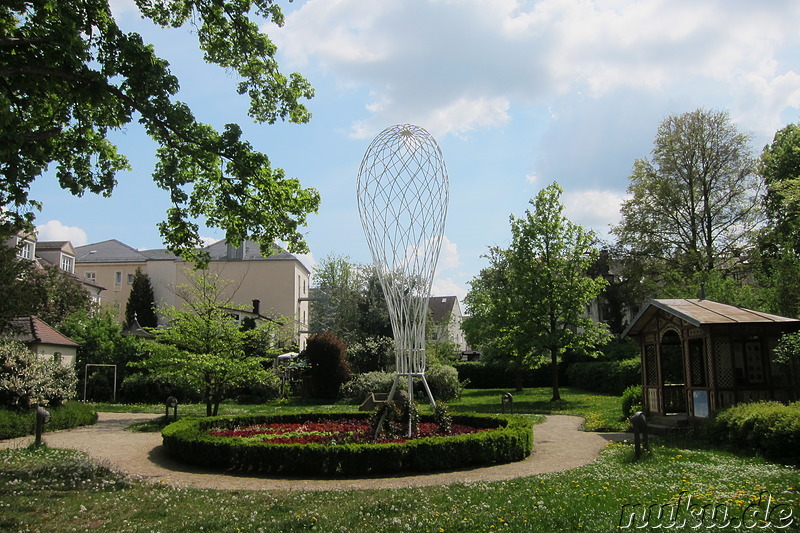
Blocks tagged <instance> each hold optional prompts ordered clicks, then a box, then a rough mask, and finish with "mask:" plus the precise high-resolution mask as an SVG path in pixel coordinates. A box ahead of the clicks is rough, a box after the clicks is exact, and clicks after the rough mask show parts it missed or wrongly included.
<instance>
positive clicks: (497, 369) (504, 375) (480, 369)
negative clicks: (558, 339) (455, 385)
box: [453, 361, 570, 389]
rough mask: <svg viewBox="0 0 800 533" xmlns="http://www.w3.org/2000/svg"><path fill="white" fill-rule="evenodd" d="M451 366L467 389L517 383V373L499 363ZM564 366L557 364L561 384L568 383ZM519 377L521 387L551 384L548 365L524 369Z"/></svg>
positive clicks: (500, 386) (457, 364) (503, 387)
mask: <svg viewBox="0 0 800 533" xmlns="http://www.w3.org/2000/svg"><path fill="white" fill-rule="evenodd" d="M453 367H454V368H455V369H456V370H457V371H458V379H459V380H460V381H462V382H463V383H465V388H468V389H508V388H512V387H516V385H517V374H516V373H515V372H514V371H512V370H510V369H508V368H507V367H505V366H504V365H502V364H500V363H494V362H484V361H470V362H464V363H455V364H454V365H453ZM565 368H566V364H565V363H563V362H561V363H559V364H558V371H559V376H558V380H559V383H560V384H561V385H569V384H570V383H569V381H568V379H567V376H566V372H565V371H564V370H565ZM521 377H522V386H523V387H549V386H550V385H551V384H552V375H551V367H550V365H545V366H542V367H539V368H536V369H525V370H523V371H522V376H521Z"/></svg>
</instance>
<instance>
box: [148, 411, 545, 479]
mask: <svg viewBox="0 0 800 533" xmlns="http://www.w3.org/2000/svg"><path fill="white" fill-rule="evenodd" d="M421 418H422V419H421V421H420V424H419V428H420V435H419V436H418V437H416V438H413V439H403V438H399V439H390V440H389V439H384V440H379V441H377V442H374V441H372V440H371V435H369V422H368V415H356V414H330V413H329V414H326V415H308V414H306V415H284V416H272V417H252V416H249V417H211V418H203V419H184V420H180V421H178V422H175V423H173V424H170V425H169V426H167V427H166V428H164V430H163V431H162V436H163V439H164V447H165V449H166V450H167V452H168V453H169V454H170V455H171V456H173V457H175V458H177V459H179V460H182V461H185V462H188V463H192V464H197V465H203V466H216V467H224V468H229V469H236V470H245V471H256V472H263V473H278V474H291V475H363V474H376V473H396V472H425V471H435V470H447V469H453V468H463V467H467V466H481V465H491V464H499V463H509V462H513V461H520V460H522V459H524V458H525V457H527V456H528V455H530V452H531V449H532V447H533V429H532V425H531V423H530V422H529V421H528V420H526V419H525V418H522V417H514V416H500V415H497V416H486V415H461V416H454V417H453V431H452V432H451V433H450V434H448V435H440V434H438V433H436V431H437V430H438V426H437V425H436V424H435V423H433V421H432V419H431V418H430V417H421Z"/></svg>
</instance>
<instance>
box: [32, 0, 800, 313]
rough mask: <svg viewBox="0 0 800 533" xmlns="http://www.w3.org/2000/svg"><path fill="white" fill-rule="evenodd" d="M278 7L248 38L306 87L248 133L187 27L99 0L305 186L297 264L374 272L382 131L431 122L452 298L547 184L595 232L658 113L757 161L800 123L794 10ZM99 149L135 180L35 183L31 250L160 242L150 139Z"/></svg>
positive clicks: (201, 103)
mask: <svg viewBox="0 0 800 533" xmlns="http://www.w3.org/2000/svg"><path fill="white" fill-rule="evenodd" d="M278 3H279V4H280V5H281V6H282V7H284V11H285V13H286V14H287V17H286V24H285V25H284V27H283V28H280V29H278V28H276V27H274V26H272V25H271V24H268V23H266V22H265V23H264V24H263V26H262V27H263V29H264V31H266V32H267V33H268V34H269V35H270V37H271V38H272V39H273V40H274V41H275V42H276V44H277V45H278V47H279V61H280V63H281V65H282V68H283V70H284V71H285V72H293V71H298V72H301V73H302V74H303V75H305V76H306V77H307V78H308V79H309V80H310V81H311V83H312V85H313V86H314V87H315V90H316V97H315V98H314V99H313V100H311V101H310V102H308V106H309V107H310V109H311V111H312V113H313V118H312V120H311V122H310V123H309V124H306V125H295V124H280V123H279V124H276V125H271V126H270V125H259V124H253V123H252V121H251V120H249V119H248V117H247V116H246V109H247V102H246V100H245V99H243V98H241V97H239V96H238V95H236V93H235V90H234V87H235V83H236V80H235V79H234V78H233V77H232V76H231V75H230V74H229V73H226V72H225V71H223V70H220V69H218V68H216V67H211V66H209V65H206V64H205V63H204V62H203V60H202V57H201V54H200V53H199V52H198V50H197V48H196V44H195V39H194V36H193V35H192V34H191V30H190V29H178V30H173V29H160V28H157V27H155V26H153V25H152V24H151V23H150V22H149V21H143V20H141V19H140V17H139V14H138V12H137V10H136V8H135V6H134V4H133V1H132V0H112V2H111V4H112V7H113V9H114V12H115V14H116V16H117V17H118V20H119V21H120V24H121V25H122V26H123V28H124V29H126V30H128V31H136V32H139V33H141V34H142V36H143V37H144V38H145V40H146V41H149V42H152V43H153V44H154V46H155V48H156V52H157V53H158V54H159V55H160V56H161V57H163V58H165V59H167V60H168V61H169V62H170V65H171V69H172V71H173V73H174V74H176V75H177V76H178V78H179V79H180V82H181V92H180V95H179V99H180V100H182V101H184V102H186V103H188V104H189V105H190V106H191V107H192V109H193V111H194V113H195V116H196V117H197V118H198V119H199V120H201V121H203V122H206V123H209V124H212V125H214V126H217V127H221V126H222V125H223V124H225V123H229V122H236V123H239V124H240V125H242V126H243V128H244V130H245V133H246V136H247V137H248V139H249V140H250V142H251V143H252V144H253V145H254V146H255V148H256V149H258V150H260V151H263V152H265V153H266V154H268V155H269V156H270V159H271V161H272V163H273V165H274V166H277V167H281V168H283V169H284V170H285V171H286V173H287V175H289V176H292V177H297V178H299V179H300V180H301V182H302V183H303V185H304V186H306V187H314V188H316V189H318V190H319V192H320V194H321V197H322V205H321V207H320V211H319V214H317V215H312V216H311V217H310V219H309V225H308V226H307V228H306V229H305V233H306V238H307V242H308V243H309V246H310V248H311V254H310V255H309V256H306V257H304V258H303V259H304V261H305V262H306V263H307V264H308V265H309V266H313V264H314V263H315V261H317V260H319V259H321V258H324V257H326V256H328V255H329V254H337V255H344V256H348V257H349V258H350V259H351V260H352V261H354V262H359V263H368V262H370V261H371V258H370V255H369V250H368V248H367V245H366V240H365V238H364V236H363V232H362V229H361V225H360V221H359V217H358V210H357V203H356V177H357V174H358V168H359V165H360V163H361V158H362V157H363V155H364V153H365V151H366V149H367V147H368V146H369V143H370V141H371V140H372V139H373V138H374V137H375V135H377V134H378V133H379V132H380V131H382V130H383V129H384V128H386V127H388V126H391V125H393V124H398V123H413V124H416V125H418V126H421V127H423V128H425V129H427V130H428V131H429V132H430V133H431V134H432V135H433V136H434V137H435V138H436V140H437V141H438V143H439V145H440V147H441V149H442V152H443V154H444V159H445V162H446V165H447V170H448V173H449V177H450V205H449V208H448V219H447V224H446V235H445V242H444V245H443V248H442V255H441V257H440V260H439V268H438V273H437V276H436V279H435V281H434V288H433V293H434V294H435V295H453V294H455V295H457V296H459V298H462V299H463V297H464V295H465V294H466V291H467V290H468V284H467V282H468V281H469V280H471V279H473V278H474V277H475V276H476V275H477V274H478V272H479V270H480V268H482V266H484V265H485V264H486V263H485V259H483V258H482V257H481V255H482V254H484V253H486V251H487V248H488V247H489V246H506V245H507V244H508V242H509V238H510V229H509V228H510V226H509V215H511V214H514V215H516V216H521V215H523V214H524V212H525V210H526V209H528V208H529V207H530V206H529V204H528V201H529V200H530V199H531V198H533V197H534V196H535V195H536V193H537V192H538V191H539V190H540V189H541V188H542V187H545V186H546V185H549V184H550V183H552V182H554V181H556V182H558V183H559V184H560V185H561V186H562V188H563V189H564V196H563V197H562V200H563V202H564V204H565V205H566V207H567V215H568V216H569V217H570V218H571V219H572V220H573V221H574V222H577V223H580V224H582V225H584V226H586V227H589V228H592V229H594V230H596V231H598V233H600V234H601V235H605V234H606V233H607V231H608V226H609V224H612V223H615V222H616V221H617V220H618V216H619V203H620V201H622V199H623V198H624V196H625V192H626V187H627V184H628V176H629V174H630V170H631V168H632V166H633V162H634V160H635V159H637V158H644V157H648V156H649V154H650V150H651V148H652V143H653V139H654V137H655V134H656V130H657V127H658V125H659V123H660V122H661V120H663V118H664V117H666V116H667V115H670V114H675V113H683V112H687V111H692V110H694V109H697V108H700V107H703V108H709V109H721V110H726V111H728V112H729V113H730V114H731V117H732V119H733V121H734V122H735V123H736V124H737V126H738V127H739V129H740V131H743V132H747V133H750V134H751V135H752V147H753V153H754V155H757V154H759V153H760V151H761V149H762V148H763V147H764V145H765V144H767V143H769V142H770V141H771V140H772V137H773V135H774V133H775V131H777V130H778V129H780V128H781V127H783V126H785V125H786V124H788V123H791V122H797V121H798V120H799V117H798V110H799V109H800V31H799V30H798V28H799V27H800V2H797V1H796V0H787V1H780V0H770V1H765V2H753V1H751V0H718V1H714V0H702V1H699V0H639V1H633V0H631V1H628V0H594V1H591V0H582V1H578V0H539V1H529V2H526V1H524V0H402V1H400V0H392V1H389V0H306V1H298V0H296V1H295V2H293V3H291V4H288V3H286V2H278ZM114 139H115V141H116V142H118V144H119V146H120V148H121V151H122V152H123V153H125V154H126V155H127V156H128V157H129V158H130V160H131V163H132V165H133V170H132V171H131V172H125V173H121V174H120V175H119V176H118V182H119V183H118V186H117V188H116V190H115V192H114V194H113V196H112V197H111V198H100V197H94V196H85V197H83V198H73V197H71V196H70V195H69V194H68V193H66V192H64V191H61V190H60V189H59V188H58V186H57V184H56V183H55V182H54V180H53V179H52V178H47V177H43V178H41V179H39V180H37V182H36V183H35V184H34V186H33V189H32V195H31V196H32V197H33V198H36V199H39V200H41V201H43V202H44V209H43V210H42V212H41V213H39V215H38V216H37V221H36V223H37V226H38V227H39V230H40V239H43V240H58V239H71V240H72V241H73V243H74V244H76V245H82V244H86V243H91V242H97V241H102V240H106V239H112V238H115V239H119V240H121V241H123V242H125V243H126V244H129V245H130V246H133V247H135V248H142V249H144V248H159V247H162V244H161V241H160V238H159V235H158V231H157V229H156V224H157V223H158V222H159V221H160V220H162V219H163V217H164V212H165V210H166V209H167V207H168V201H167V200H168V199H167V196H166V194H165V193H164V192H163V191H160V190H159V189H157V187H156V186H155V185H154V184H153V183H152V181H151V179H150V174H151V173H152V169H153V164H154V158H153V153H154V150H155V147H154V145H153V143H152V142H150V141H149V140H148V139H147V137H146V135H145V134H144V133H143V131H142V129H141V128H140V127H138V125H137V124H131V125H130V126H129V127H128V128H126V129H125V130H124V131H120V132H115V133H114ZM202 234H203V235H204V236H207V237H208V238H209V239H214V238H221V234H219V233H218V232H214V231H212V230H208V231H205V232H203V233H202Z"/></svg>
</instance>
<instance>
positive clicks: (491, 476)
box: [0, 413, 630, 491]
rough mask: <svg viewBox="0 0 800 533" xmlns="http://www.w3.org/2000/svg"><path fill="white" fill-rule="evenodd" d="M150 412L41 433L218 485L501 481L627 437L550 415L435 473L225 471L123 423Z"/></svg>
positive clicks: (155, 476) (143, 474) (116, 460)
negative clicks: (490, 459)
mask: <svg viewBox="0 0 800 533" xmlns="http://www.w3.org/2000/svg"><path fill="white" fill-rule="evenodd" d="M157 416H158V415H154V414H145V413H100V418H99V420H98V422H97V424H95V425H93V426H86V427H81V428H77V429H70V430H64V431H55V432H53V433H45V435H44V441H45V442H46V443H47V445H48V446H50V447H51V448H68V449H74V450H81V451H84V452H86V453H87V454H88V455H89V456H91V457H92V458H94V459H96V460H99V461H100V462H101V463H102V464H105V465H106V466H109V467H110V468H112V469H115V470H120V471H123V472H126V473H129V474H132V475H134V476H136V477H140V478H142V479H144V480H148V481H152V482H156V483H165V484H169V485H174V486H180V487H194V488H203V489H219V490H287V491H295V490H350V489H356V490H358V489H395V488H406V487H427V486H433V485H447V484H450V483H472V482H478V481H484V482H489V481H505V480H509V479H514V478H518V477H526V476H532V475H535V474H543V473H547V472H559V471H563V470H569V469H572V468H577V467H579V466H583V465H585V464H588V463H591V462H592V461H594V460H595V458H596V457H597V455H598V454H599V453H600V451H601V450H602V449H603V448H604V447H605V446H606V444H608V443H609V442H610V441H616V440H623V439H625V438H630V435H628V434H626V433H588V432H584V431H580V429H579V427H580V424H581V419H580V418H579V417H576V416H566V415H550V416H547V419H546V420H545V422H543V423H541V424H537V425H536V426H534V433H533V434H534V442H535V444H534V447H533V453H532V454H531V455H530V456H529V457H528V458H527V459H525V460H524V461H519V462H516V463H510V464H505V465H497V466H488V467H481V468H470V469H462V470H457V471H451V472H442V473H435V474H404V475H395V476H388V477H360V478H337V479H329V478H325V479H323V478H317V479H308V478H302V479H301V478H288V477H268V476H258V475H246V474H241V473H231V472H225V471H220V470H212V469H208V468H199V467H192V466H188V465H185V464H182V463H179V462H177V461H175V460H173V459H172V458H170V457H169V456H168V455H167V454H166V452H165V451H164V448H163V447H162V446H161V434H160V433H134V432H131V431H125V428H127V427H128V426H130V425H131V424H133V423H135V422H140V421H142V420H146V419H148V418H155V417H157ZM32 442H33V437H32V436H31V437H21V438H18V439H10V440H6V441H0V449H2V448H21V447H25V446H27V445H28V444H30V443H32Z"/></svg>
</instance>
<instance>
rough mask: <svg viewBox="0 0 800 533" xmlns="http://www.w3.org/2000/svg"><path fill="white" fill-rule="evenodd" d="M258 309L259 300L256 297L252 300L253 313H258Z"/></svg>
mask: <svg viewBox="0 0 800 533" xmlns="http://www.w3.org/2000/svg"><path fill="white" fill-rule="evenodd" d="M260 309H261V300H259V299H258V298H256V299H255V300H253V314H254V315H258V314H259V311H260Z"/></svg>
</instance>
